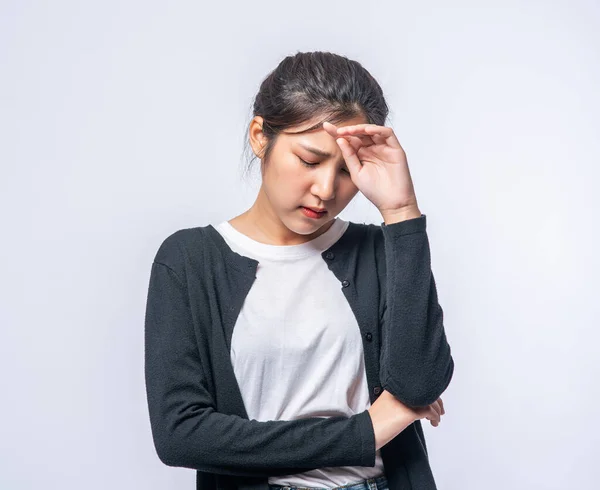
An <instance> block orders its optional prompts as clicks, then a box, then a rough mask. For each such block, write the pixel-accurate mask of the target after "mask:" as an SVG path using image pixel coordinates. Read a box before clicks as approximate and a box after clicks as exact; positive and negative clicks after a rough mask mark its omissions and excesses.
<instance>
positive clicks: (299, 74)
mask: <svg viewBox="0 0 600 490" xmlns="http://www.w3.org/2000/svg"><path fill="white" fill-rule="evenodd" d="M388 113H389V109H388V106H387V104H386V102H385V98H384V96H383V91H382V90H381V87H380V86H379V84H378V83H377V81H376V80H375V79H374V78H373V77H372V76H371V74H370V73H369V72H368V71H367V70H366V69H365V68H364V67H363V66H362V65H361V64H360V63H358V62H357V61H353V60H350V59H348V58H347V57H345V56H342V55H338V54H334V53H330V52H323V51H313V52H307V53H303V52H298V53H296V54H295V55H293V56H287V57H286V58H284V59H283V60H282V61H281V62H280V63H279V65H278V66H277V68H275V69H274V70H273V71H272V72H271V73H269V75H268V76H267V77H266V78H265V79H264V80H263V82H262V83H261V85H260V89H259V91H258V94H257V95H256V97H255V99H254V103H253V110H252V118H251V119H253V118H254V117H255V116H261V117H262V118H263V119H264V122H263V133H264V135H265V136H266V138H267V143H266V145H265V149H264V153H263V155H262V157H263V158H262V160H263V162H262V163H263V165H264V164H266V163H267V162H268V161H269V155H270V154H271V150H272V149H273V146H274V145H275V142H276V141H277V136H278V135H279V134H280V133H281V132H283V131H285V130H286V129H288V128H290V127H293V126H297V125H300V124H302V123H305V122H307V121H310V120H312V119H314V118H317V117H320V118H321V120H320V121H319V122H317V123H316V124H314V125H312V126H311V127H310V128H307V129H305V130H304V131H298V132H297V133H304V132H306V131H311V130H313V129H315V128H317V127H319V126H322V124H323V121H329V122H331V123H332V124H337V123H339V122H342V121H345V120H348V119H353V118H355V117H359V116H363V117H364V118H365V119H366V121H367V123H369V124H377V125H384V124H385V121H386V119H387V116H388ZM248 130H249V125H248V127H247V131H246V138H245V143H246V148H248V147H250V145H249V137H248ZM249 153H250V155H251V158H250V161H249V163H248V166H247V168H246V171H249V170H250V169H251V165H252V162H253V161H254V160H255V159H256V158H257V157H256V155H254V153H253V151H252V149H251V147H250V152H249Z"/></svg>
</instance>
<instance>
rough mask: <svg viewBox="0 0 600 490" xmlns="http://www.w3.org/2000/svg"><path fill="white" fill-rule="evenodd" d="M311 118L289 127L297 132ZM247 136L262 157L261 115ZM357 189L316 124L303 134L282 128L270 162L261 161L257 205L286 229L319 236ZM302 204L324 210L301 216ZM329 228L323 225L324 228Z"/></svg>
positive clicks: (331, 139)
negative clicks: (320, 212)
mask: <svg viewBox="0 0 600 490" xmlns="http://www.w3.org/2000/svg"><path fill="white" fill-rule="evenodd" d="M315 122H316V121H310V122H308V123H306V124H303V125H301V126H298V127H296V128H292V129H289V130H287V131H293V132H295V131H301V130H302V129H304V128H308V127H310V126H311V125H312V124H314V123H315ZM364 123H366V121H365V119H364V118H362V117H359V118H354V119H350V120H348V121H345V122H343V123H340V124H338V125H337V126H338V127H341V126H350V125H354V124H364ZM250 136H251V137H250V139H251V144H252V147H253V150H254V152H255V154H257V155H258V156H259V157H260V156H261V153H260V151H261V148H262V146H261V144H264V143H266V140H265V139H264V136H263V134H262V118H261V117H260V116H257V117H256V118H255V119H254V120H253V122H252V125H251V130H250ZM311 149H314V150H318V151H320V152H321V153H322V154H318V153H315V152H313V151H311ZM303 161H304V162H307V163H308V165H307V164H305V163H304V162H303ZM357 192H358V188H357V187H356V186H355V185H354V183H353V182H352V179H351V178H350V174H349V173H348V167H347V166H346V162H345V161H344V157H343V156H342V152H341V149H340V147H339V146H338V144H337V143H336V141H335V138H334V137H333V136H331V135H330V134H329V133H328V132H327V131H325V130H324V129H323V127H322V126H320V127H319V128H317V129H314V130H313V131H310V132H307V133H302V134H290V133H289V132H286V133H282V134H280V135H279V136H278V138H277V140H276V143H275V145H274V147H273V149H272V151H271V154H270V156H269V161H268V162H266V164H265V165H264V170H263V173H262V185H261V190H260V193H259V201H262V202H261V204H260V208H261V209H262V210H263V211H264V212H265V213H266V214H270V215H271V218H278V219H279V220H280V221H281V223H283V224H284V225H285V226H286V227H287V228H288V229H289V230H290V231H292V232H294V233H297V234H299V235H312V234H314V235H315V236H318V235H319V234H320V233H319V232H318V230H319V229H320V228H322V227H323V225H326V224H327V223H330V224H333V219H334V218H335V217H336V216H337V215H338V214H339V213H340V212H341V211H342V210H343V209H344V208H345V207H346V206H347V205H348V203H349V202H350V201H351V200H352V199H353V198H354V196H355V195H356V194H357ZM260 194H262V196H261V195H260ZM303 206H306V207H311V208H317V209H321V208H325V209H326V211H327V212H326V213H325V214H324V215H322V216H320V217H319V218H311V217H309V216H307V215H306V214H304V212H303V210H302V207H303ZM328 228H329V226H326V227H325V228H324V229H323V231H322V232H324V231H326V230H327V229H328ZM307 238H310V237H307Z"/></svg>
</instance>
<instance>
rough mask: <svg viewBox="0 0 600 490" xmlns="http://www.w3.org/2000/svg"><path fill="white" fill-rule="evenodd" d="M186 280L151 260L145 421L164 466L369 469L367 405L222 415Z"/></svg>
mask: <svg viewBox="0 0 600 490" xmlns="http://www.w3.org/2000/svg"><path fill="white" fill-rule="evenodd" d="M196 341H197V339H196V334H195V330H194V326H193V322H192V315H191V309H190V307H189V300H188V293H187V287H186V285H185V281H184V280H181V279H180V278H179V275H178V274H177V273H176V272H175V271H174V269H173V268H171V267H169V266H168V265H166V264H163V263H160V262H157V261H156V259H155V261H154V262H153V264H152V269H151V273H150V281H149V287H148V296H147V302H146V314H145V353H144V356H145V381H146V394H147V403H148V408H149V416H150V426H151V431H152V437H153V441H154V446H155V449H156V451H157V454H158V456H159V459H160V460H161V461H162V462H163V463H165V464H166V465H168V466H177V467H185V468H192V469H196V470H199V471H204V472H209V473H218V474H223V475H234V476H256V477H264V476H271V475H285V474H293V473H298V472H303V471H308V470H309V469H315V468H321V467H329V466H346V465H348V466H371V467H373V466H375V434H374V430H373V425H372V420H371V417H370V414H369V412H368V411H367V410H365V411H363V412H360V413H358V414H355V415H353V416H351V417H343V416H334V417H329V418H322V417H313V418H304V419H297V420H290V421H276V420H272V421H257V420H254V419H252V420H248V419H246V418H243V417H240V416H237V415H230V414H225V413H220V412H218V411H217V410H216V409H215V406H216V405H215V401H214V399H213V396H212V395H211V393H210V391H209V389H208V388H207V386H208V385H207V382H206V377H205V376H206V373H205V372H204V371H203V367H202V363H201V359H200V356H199V349H198V345H197V344H196Z"/></svg>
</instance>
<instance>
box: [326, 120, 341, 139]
mask: <svg viewBox="0 0 600 490" xmlns="http://www.w3.org/2000/svg"><path fill="white" fill-rule="evenodd" d="M323 129H324V130H325V131H327V132H328V133H329V134H330V135H331V136H333V137H334V138H337V137H338V134H337V129H338V127H337V126H336V125H335V124H331V123H330V122H328V121H324V122H323Z"/></svg>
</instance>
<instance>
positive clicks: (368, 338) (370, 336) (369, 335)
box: [365, 332, 373, 342]
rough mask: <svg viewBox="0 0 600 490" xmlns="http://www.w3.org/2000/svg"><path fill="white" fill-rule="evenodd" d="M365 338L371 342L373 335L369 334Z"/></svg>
mask: <svg viewBox="0 0 600 490" xmlns="http://www.w3.org/2000/svg"><path fill="white" fill-rule="evenodd" d="M365 337H366V339H367V340H368V341H369V342H370V341H371V340H372V339H373V334H372V333H371V332H367V333H366V335H365Z"/></svg>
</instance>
